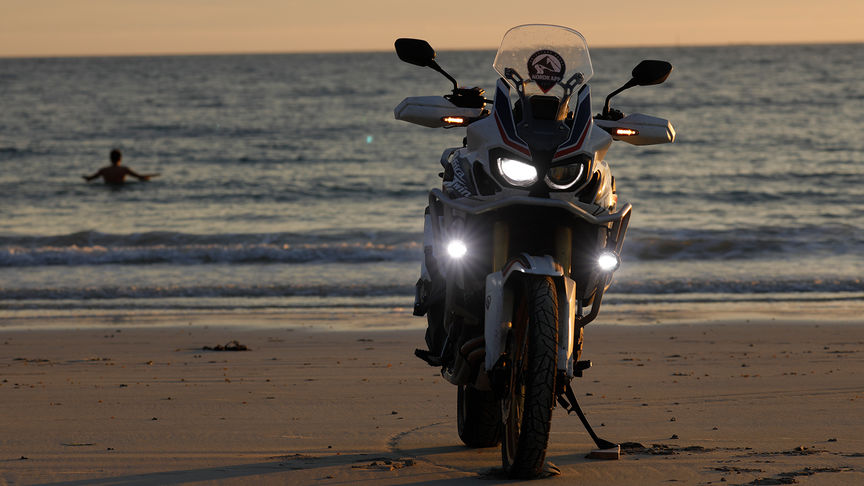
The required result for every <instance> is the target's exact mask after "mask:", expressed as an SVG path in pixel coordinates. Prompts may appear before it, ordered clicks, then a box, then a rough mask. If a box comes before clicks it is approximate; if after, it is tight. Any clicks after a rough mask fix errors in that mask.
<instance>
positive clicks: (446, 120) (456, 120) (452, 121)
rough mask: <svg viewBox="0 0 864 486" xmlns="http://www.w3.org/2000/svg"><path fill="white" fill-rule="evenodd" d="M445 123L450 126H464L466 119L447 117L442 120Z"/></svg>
mask: <svg viewBox="0 0 864 486" xmlns="http://www.w3.org/2000/svg"><path fill="white" fill-rule="evenodd" d="M441 121H443V122H444V123H448V124H450V125H464V124H465V118H463V117H461V116H445V117H444V118H442V119H441Z"/></svg>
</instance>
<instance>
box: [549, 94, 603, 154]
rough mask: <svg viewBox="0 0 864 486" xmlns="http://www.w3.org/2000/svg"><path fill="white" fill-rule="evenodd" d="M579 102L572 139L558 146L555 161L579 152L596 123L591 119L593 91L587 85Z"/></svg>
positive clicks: (572, 129) (571, 131)
mask: <svg viewBox="0 0 864 486" xmlns="http://www.w3.org/2000/svg"><path fill="white" fill-rule="evenodd" d="M577 100H578V101H577V105H576V117H575V118H574V120H573V128H571V129H570V137H568V138H567V141H566V142H564V143H562V144H561V145H559V146H558V150H557V151H556V152H555V155H554V156H553V157H552V159H553V160H554V159H557V158H560V157H564V156H565V155H569V154H572V153H573V152H575V151H577V150H579V149H580V148H581V147H582V143H584V142H585V137H587V136H588V132H589V131H591V125H593V123H594V121H593V119H592V118H591V89H590V88H589V87H588V86H587V85H586V86H585V87H584V88H582V90H581V91H579V98H577Z"/></svg>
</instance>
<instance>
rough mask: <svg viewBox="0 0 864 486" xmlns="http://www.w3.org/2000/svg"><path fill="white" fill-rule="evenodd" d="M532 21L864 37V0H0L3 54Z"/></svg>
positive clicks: (472, 42) (629, 37) (461, 37)
mask: <svg viewBox="0 0 864 486" xmlns="http://www.w3.org/2000/svg"><path fill="white" fill-rule="evenodd" d="M542 6H545V8H543V7H542ZM525 23H551V24H560V25H566V26H568V27H571V28H574V29H576V30H579V31H580V32H582V34H584V35H585V37H586V38H587V39H588V42H589V43H590V44H591V45H593V46H631V45H637V46H638V45H700V44H719V45H724V44H766V43H810V42H819V43H822V42H864V1H862V0H820V1H812V0H807V1H805V0H724V1H722V2H707V1H700V0H665V1H662V2H645V1H632V0H620V1H617V2H611V1H609V2H597V1H595V2H581V1H566V2H558V1H548V0H547V1H546V2H536V1H518V2H517V1H511V0H503V1H497V2H492V1H490V2H464V1H459V2H455V1H449V0H448V1H438V2H415V1H409V0H368V1H363V0H318V1H310V0H302V1H298V0H74V1H72V0H0V57H10V56H66V55H74V56H78V55H103V54H107V55H125V54H183V53H233V52H319V51H366V50H373V51H376V50H377V51H382V50H389V49H392V45H393V40H394V39H395V38H397V37H409V36H410V37H420V38H426V39H428V40H429V41H430V42H431V43H432V44H433V45H434V46H435V47H436V48H437V49H440V50H446V49H461V48H464V49H472V48H496V47H497V44H498V42H499V41H500V39H501V36H502V35H503V34H504V32H505V31H506V30H507V29H508V28H510V27H512V26H515V25H519V24H525Z"/></svg>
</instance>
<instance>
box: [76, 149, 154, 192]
mask: <svg viewBox="0 0 864 486" xmlns="http://www.w3.org/2000/svg"><path fill="white" fill-rule="evenodd" d="M110 157H111V165H109V166H107V167H102V168H101V169H99V172H96V173H95V174H93V175H91V176H86V175H85V176H81V177H83V178H84V180H85V181H87V182H90V181H92V180H93V179H96V178H97V177H101V178H102V179H103V180H105V184H115V185H120V184H123V182H124V181H125V180H126V176H127V175H131V176H132V177H137V178H138V180H139V181H149V180H150V178H151V177H156V176H158V175H159V174H138V173H137V172H135V171H134V170H132V169H130V168H129V167H126V166H121V165H120V162H121V161H122V160H123V154H122V153H120V151H119V150H117V149H114V150H112V151H111V156H110Z"/></svg>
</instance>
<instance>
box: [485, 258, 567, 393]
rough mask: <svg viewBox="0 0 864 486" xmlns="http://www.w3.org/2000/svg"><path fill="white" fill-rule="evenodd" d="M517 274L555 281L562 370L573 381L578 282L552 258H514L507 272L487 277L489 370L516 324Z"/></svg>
mask: <svg viewBox="0 0 864 486" xmlns="http://www.w3.org/2000/svg"><path fill="white" fill-rule="evenodd" d="M516 274H525V275H546V276H550V277H552V278H554V279H555V286H556V289H557V292H558V365H557V368H558V370H563V371H565V372H566V373H567V376H568V377H570V378H572V377H573V376H574V373H573V361H574V359H573V343H574V336H575V332H576V329H575V325H576V320H575V313H574V310H575V309H576V282H574V281H573V280H572V279H570V278H569V277H567V276H566V275H564V270H563V268H562V267H561V265H560V264H559V263H558V262H556V261H555V259H554V258H552V257H551V256H549V255H543V256H532V255H527V254H524V253H523V254H521V255H519V256H518V257H515V258H513V259H512V260H510V262H508V263H507V265H505V266H504V269H503V270H500V271H497V272H493V273H490V274H488V275H487V276H486V296H485V300H484V306H485V307H486V312H485V316H484V319H485V322H484V338H485V341H486V358H485V360H486V361H485V366H486V369H487V370H491V369H492V368H493V367H494V366H495V363H496V362H497V361H498V359H499V357H500V356H501V354H502V353H503V352H504V349H505V346H506V342H507V334H508V332H509V330H510V327H511V326H512V322H513V315H512V313H513V305H514V297H513V291H512V289H511V288H510V286H511V285H512V284H513V282H515V279H514V278H512V277H513V276H514V275H516Z"/></svg>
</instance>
